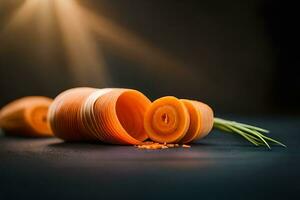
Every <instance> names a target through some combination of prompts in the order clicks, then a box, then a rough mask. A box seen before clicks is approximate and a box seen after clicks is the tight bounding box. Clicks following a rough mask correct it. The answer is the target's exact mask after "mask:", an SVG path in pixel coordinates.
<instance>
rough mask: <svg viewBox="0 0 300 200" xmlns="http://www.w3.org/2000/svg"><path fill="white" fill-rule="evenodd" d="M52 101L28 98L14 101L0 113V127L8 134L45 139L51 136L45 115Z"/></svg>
mask: <svg viewBox="0 0 300 200" xmlns="http://www.w3.org/2000/svg"><path fill="white" fill-rule="evenodd" d="M52 101H53V100H52V99H50V98H47V97H41V96H29V97H24V98H21V99H18V100H15V101H13V102H11V103H9V104H8V105H6V106H4V107H3V108H2V109H1V111H0V127H1V128H2V129H3V130H5V132H6V133H8V134H13V135H21V136H33V137H46V136H52V135H53V134H52V131H51V129H50V126H49V122H48V120H47V113H48V108H49V106H50V104H51V103H52Z"/></svg>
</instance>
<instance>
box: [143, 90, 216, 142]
mask: <svg viewBox="0 0 300 200" xmlns="http://www.w3.org/2000/svg"><path fill="white" fill-rule="evenodd" d="M213 123H214V116H213V111H212V109H211V108H210V107H209V106H208V105H206V104H204V103H201V102H198V101H193V100H185V99H182V100H180V99H177V98H175V97H172V96H167V97H162V98H160V99H157V100H156V101H154V102H153V103H152V105H151V106H150V107H149V109H148V110H147V112H146V115H145V119H144V127H145V129H146V131H147V134H148V136H149V137H150V138H151V139H152V140H153V141H155V142H160V143H165V142H166V143H174V142H179V143H190V142H192V141H195V140H197V139H200V138H202V137H205V136H206V135H207V134H208V133H209V132H210V131H211V129H212V127H213Z"/></svg>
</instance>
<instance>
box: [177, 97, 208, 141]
mask: <svg viewBox="0 0 300 200" xmlns="http://www.w3.org/2000/svg"><path fill="white" fill-rule="evenodd" d="M181 101H182V102H183V103H184V105H185V106H186V108H187V109H188V112H189V115H190V125H189V129H188V131H187V133H186V134H185V136H184V137H183V138H182V139H181V141H180V142H181V143H190V142H192V141H194V140H195V138H196V137H198V135H199V134H200V132H201V128H202V126H203V124H202V123H201V120H202V118H201V113H200V112H199V110H198V109H197V107H196V106H195V104H194V103H193V101H191V100H185V99H182V100H181Z"/></svg>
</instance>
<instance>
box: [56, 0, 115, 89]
mask: <svg viewBox="0 0 300 200" xmlns="http://www.w3.org/2000/svg"><path fill="white" fill-rule="evenodd" d="M54 2H55V11H56V14H57V18H58V23H59V26H60V28H61V31H62V36H63V42H64V44H65V47H66V54H67V57H68V59H69V62H70V70H71V73H72V74H73V76H74V78H75V79H76V80H77V81H78V83H79V84H86V83H89V84H93V85H97V86H104V85H105V84H106V83H107V82H108V81H109V80H108V79H109V78H108V75H107V73H106V71H105V64H104V58H103V56H102V54H101V53H100V52H99V49H97V46H96V43H95V41H94V39H93V37H92V35H91V34H90V30H89V27H87V21H86V16H85V14H84V13H82V12H81V8H80V6H79V5H78V4H77V2H76V1H73V0H54ZM91 82H92V83H91Z"/></svg>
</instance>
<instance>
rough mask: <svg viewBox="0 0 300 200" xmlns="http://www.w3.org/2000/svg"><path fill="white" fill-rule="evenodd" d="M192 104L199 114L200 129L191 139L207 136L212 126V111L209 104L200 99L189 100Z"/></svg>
mask: <svg viewBox="0 0 300 200" xmlns="http://www.w3.org/2000/svg"><path fill="white" fill-rule="evenodd" d="M190 101H191V103H192V104H193V105H194V107H195V108H196V110H197V111H198V113H199V114H200V131H199V132H198V134H197V135H196V137H195V138H194V139H193V140H194V141H195V140H199V139H201V138H204V137H205V136H207V135H208V134H209V133H210V131H211V130H212V128H213V125H214V112H213V110H212V109H211V107H210V106H208V105H207V104H205V103H202V102H200V101H194V100H190Z"/></svg>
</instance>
